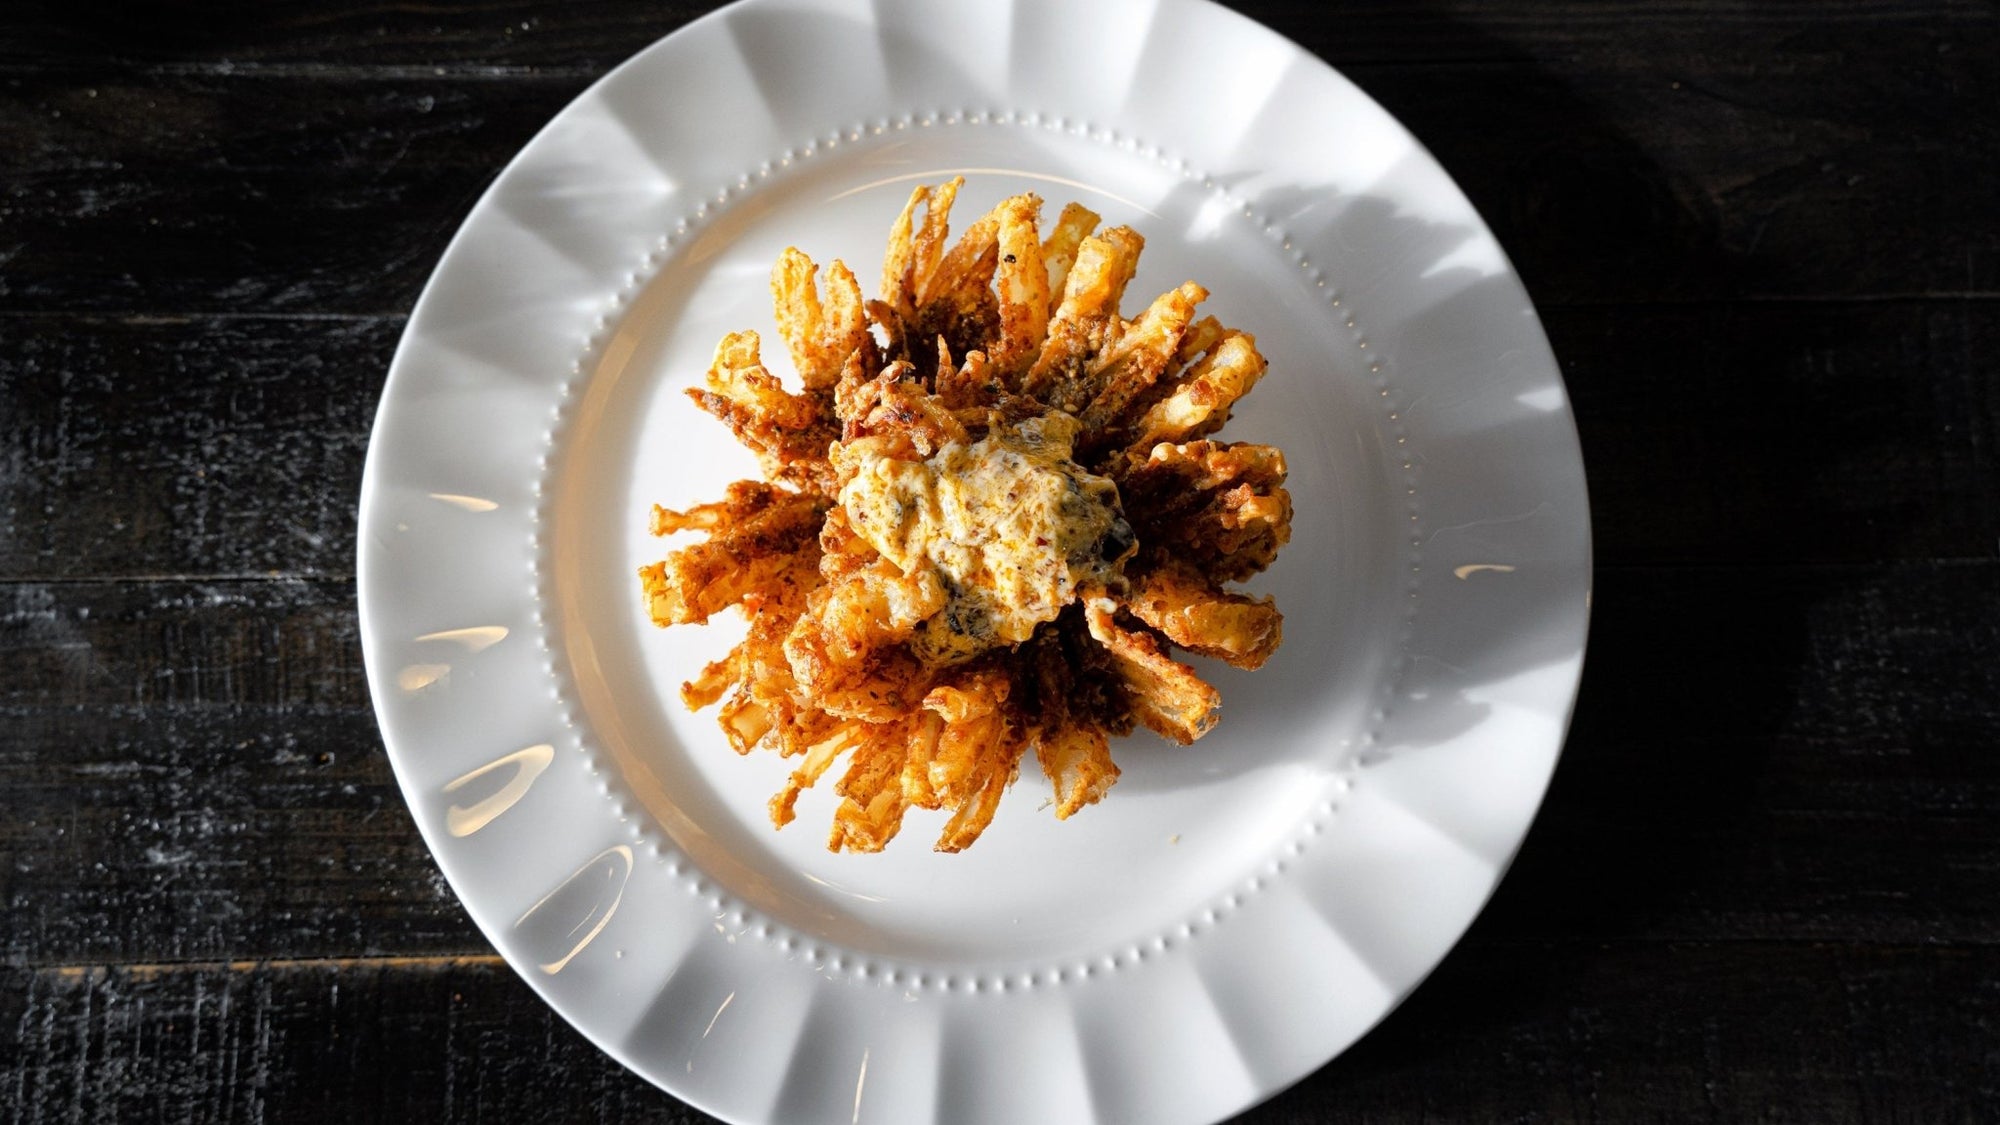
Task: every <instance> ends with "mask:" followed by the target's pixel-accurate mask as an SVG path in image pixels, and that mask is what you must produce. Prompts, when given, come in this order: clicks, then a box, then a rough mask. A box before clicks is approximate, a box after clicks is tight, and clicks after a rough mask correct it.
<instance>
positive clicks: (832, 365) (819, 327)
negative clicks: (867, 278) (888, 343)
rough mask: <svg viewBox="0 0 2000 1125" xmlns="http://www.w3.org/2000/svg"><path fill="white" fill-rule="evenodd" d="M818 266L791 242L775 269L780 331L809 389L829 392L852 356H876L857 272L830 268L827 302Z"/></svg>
mask: <svg viewBox="0 0 2000 1125" xmlns="http://www.w3.org/2000/svg"><path fill="white" fill-rule="evenodd" d="M818 270H819V267H818V266H816V265H814V264H813V260H812V259H811V258H808V257H806V256H805V255H804V254H802V253H800V252H799V251H798V250H797V249H796V248H794V247H789V246H788V247H786V248H785V252H784V253H783V254H780V255H779V256H778V264H777V266H776V267H775V268H774V269H773V270H772V271H771V298H772V303H773V304H774V305H776V306H777V318H778V334H779V335H780V336H783V337H784V338H785V347H786V348H787V349H789V350H790V352H791V354H792V366H794V367H796V368H797V369H798V372H799V378H800V379H801V380H802V381H803V382H804V383H805V388H806V390H807V391H808V392H817V391H824V390H825V389H826V388H828V387H831V386H833V385H834V384H835V383H837V382H839V381H840V374H841V369H842V368H843V367H845V366H846V364H847V362H848V360H849V359H850V358H853V357H855V356H870V355H873V354H874V347H873V341H872V340H870V339H869V336H868V322H867V319H866V317H865V316H864V315H863V313H862V302H861V285H860V284H859V283H858V282H856V281H855V280H854V273H853V271H851V270H849V269H848V268H847V266H846V265H845V264H843V263H841V262H839V261H835V262H834V263H833V265H832V266H830V267H828V268H827V271H826V300H825V301H824V302H822V301H821V300H820V295H819V290H818V287H817V286H815V285H814V283H813V275H814V274H815V273H817V272H818Z"/></svg>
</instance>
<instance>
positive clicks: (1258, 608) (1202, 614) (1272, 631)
mask: <svg viewBox="0 0 2000 1125" xmlns="http://www.w3.org/2000/svg"><path fill="white" fill-rule="evenodd" d="M1127 576H1128V577H1129V578H1130V579H1131V586H1132V588H1131V593H1130V594H1129V595H1127V596H1126V597H1124V598H1123V599H1120V604H1121V605H1122V607H1123V608H1125V609H1127V610H1130V611H1131V613H1132V616H1134V617H1137V618H1138V619H1139V620H1141V621H1143V622H1145V623H1146V624H1147V625H1150V626H1152V627H1153V628H1154V629H1156V630H1158V631H1159V633H1160V635H1161V636H1164V637H1165V638H1167V639H1168V640H1170V641H1172V642H1174V643H1175V644H1177V645H1179V646H1180V647H1182V648H1184V649H1187V650H1188V651H1189V652H1192V653H1197V654H1199V655H1201V656H1208V657H1213V658H1215V659H1217V660H1222V661H1227V662H1228V663H1230V664H1233V665H1235V666H1236V667H1238V668H1251V669H1255V668H1261V667H1263V666H1264V662H1265V661H1266V660H1269V659H1270V658H1271V654H1272V653H1275V652H1277V651H1278V644H1279V642H1280V641H1281V640H1283V638H1284V624H1285V616H1284V614H1282V613H1279V612H1278V605H1277V602H1276V601H1274V600H1273V599H1272V598H1270V597H1269V596H1265V597H1262V598H1250V597H1245V596H1244V595H1242V594H1233V593H1230V592H1229V591H1227V590H1224V589H1223V588H1222V587H1221V586H1220V585H1218V584H1217V583H1216V581H1215V580H1214V579H1212V578H1210V577H1209V576H1208V575H1207V574H1206V573H1204V572H1203V571H1202V570H1201V568H1200V567H1197V566H1195V565H1194V564H1193V563H1190V562H1188V561H1187V560H1186V559H1185V558H1182V557H1179V556H1176V555H1171V554H1167V553H1164V552H1155V553H1149V557H1148V558H1146V559H1144V560H1143V561H1142V562H1141V563H1140V564H1139V565H1137V566H1134V567H1132V568H1131V569H1130V570H1129V571H1128V575H1127Z"/></svg>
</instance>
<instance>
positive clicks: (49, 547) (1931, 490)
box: [0, 301, 2000, 580]
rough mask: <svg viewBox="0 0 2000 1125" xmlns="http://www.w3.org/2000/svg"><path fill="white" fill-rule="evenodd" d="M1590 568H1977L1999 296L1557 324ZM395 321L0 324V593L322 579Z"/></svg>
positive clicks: (347, 528) (1647, 309)
mask: <svg viewBox="0 0 2000 1125" xmlns="http://www.w3.org/2000/svg"><path fill="white" fill-rule="evenodd" d="M1545 320H1546V322H1547V325H1548V328H1549V332H1550V336H1551V338H1552V340H1553V342H1554V344H1555V347H1556V351H1557V354H1558V356H1559V357H1560V358H1561V360H1562V362H1563V369H1564V373H1565V375H1566V377H1567V379H1568V381H1569V384H1570V388H1571V391H1572V393H1573V395H1574V398H1575V402H1576V409H1577V413H1578V419H1579V425H1580V427H1581V432H1582V437H1583V445H1584V454H1585V460H1586V465H1587V468H1588V471H1589V475H1590V483H1591V493H1592V496H1591V498H1592V516H1593V520H1594V522H1595V530H1596V536H1597V557H1598V559H1599V560H1600V561H1601V562H1603V563H1605V564H1610V565H1622V564H1629V563H1642V562H1674V561H1685V562H1693V563H1701V564H1717V565H1737V564H1744V563H1759V564H1761V563H1857V562H1865V561H1870V560H1878V559H1903V560H1924V559H1937V558H1991V557H1994V555H1995V552H1996V550H2000V546H1996V535H2000V490H1996V489H1995V488H1994V487H1993V483H1992V482H1993V481H1994V480H1996V479H2000V463H1996V461H1995V453H1994V450H1995V448H1996V437H2000V381H1996V380H1995V379H1994V378H1993V372H1994V371H1996V370H2000V302H1966V301H1893V302H1865V303H1858V304H1850V303H1828V304H1821V303H1803V304H1794V303H1770V304H1756V305H1735V304H1726V303H1719V304H1699V305H1685V306H1642V307H1632V308H1607V309H1577V308H1570V309H1554V310H1550V311H1549V312H1548V313H1547V314H1546V316H1545ZM401 329H402V321H401V319H400V318H393V317H391V318H381V319H370V318H364V319H359V320H350V319H344V318H332V319H326V318H308V317H277V318H261V317H248V318H245V317H199V318H195V319H192V320H186V321H180V320H168V321H158V320H151V319H148V320H131V319H119V318H111V319H105V318H81V319H78V318H68V317H62V316H53V317H14V318H0V415H4V416H5V417H6V418H7V420H8V425H7V426H5V427H0V578H31V579H37V580H43V579H62V578H91V579H103V578H112V577H120V576H134V575H154V576H158V575H180V576H188V577H204V576H246V575H279V576H284V577H307V578H321V577H329V578H338V577H346V576H351V575H352V574H353V568H354V544H355V540H354V528H355V523H354V521H355V509H354V504H355V502H356V498H357V497H358V496H359V493H360V487H361V463H362V457H363V454H364V452H365V450H366V446H367V441H368V431H369V427H370V425H371V424H372V421H373V414H374V410H375V405H376V401H377V396H378V395H379V393H380V389H381V381H382V378H383V375H384V374H385V373H386V371H387V368H388V363H389V357H390V355H391V353H392V352H393V351H394V348H395V344H396V339H397V336H398V334H399V333H400V332H401Z"/></svg>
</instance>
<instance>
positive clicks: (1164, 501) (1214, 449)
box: [1118, 441, 1292, 582]
mask: <svg viewBox="0 0 2000 1125" xmlns="http://www.w3.org/2000/svg"><path fill="white" fill-rule="evenodd" d="M1125 464H1126V466H1127V467H1126V470H1125V472H1124V473H1123V474H1122V475H1120V476H1119V477H1118V481H1119V488H1120V492H1121V493H1122V495H1123V496H1124V498H1125V502H1126V504H1127V506H1128V508H1129V509H1131V510H1133V511H1135V512H1138V513H1140V514H1139V515H1138V516H1136V517H1135V518H1134V519H1133V523H1132V526H1133V530H1134V531H1135V532H1136V533H1137V535H1138V537H1139V541H1140V542H1141V543H1146V544H1150V545H1153V546H1155V547H1159V548H1162V549H1167V550H1171V551H1174V552H1176V553H1178V554H1179V555H1180V556H1181V557H1182V558H1184V559H1186V560H1187V561H1188V562H1190V563H1192V564H1193V565H1195V566H1197V567H1199V568H1201V570H1202V571H1203V573H1205V574H1207V575H1208V576H1209V577H1211V578H1213V579H1215V580H1217V581H1221V582H1240V581H1242V580H1243V579H1245V578H1248V577H1250V576H1251V575H1253V574H1256V573H1258V572H1259V571H1261V570H1263V569H1264V568H1265V567H1268V566H1270V565H1271V562H1272V561H1273V560H1274V559H1276V558H1277V556H1278V549H1279V548H1280V547H1283V546H1284V545H1285V544H1286V543H1287V542H1288V541H1290V539H1291V536H1292V496H1291V493H1290V492H1288V491H1286V490H1285V487H1284V482H1285V455H1284V454H1283V453H1281V452H1280V451H1278V450H1277V449H1276V448H1274V447H1272V446H1268V445H1257V444H1253V443H1249V442H1239V443H1236V444H1225V443H1221V442H1213V441H1194V442H1188V443H1186V444H1184V445H1167V444H1164V443H1162V444H1160V445H1156V446H1154V447H1153V449H1152V451H1151V452H1150V453H1149V454H1148V455H1147V456H1146V457H1145V458H1144V459H1139V458H1136V457H1128V458H1127V459H1126V460H1125Z"/></svg>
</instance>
